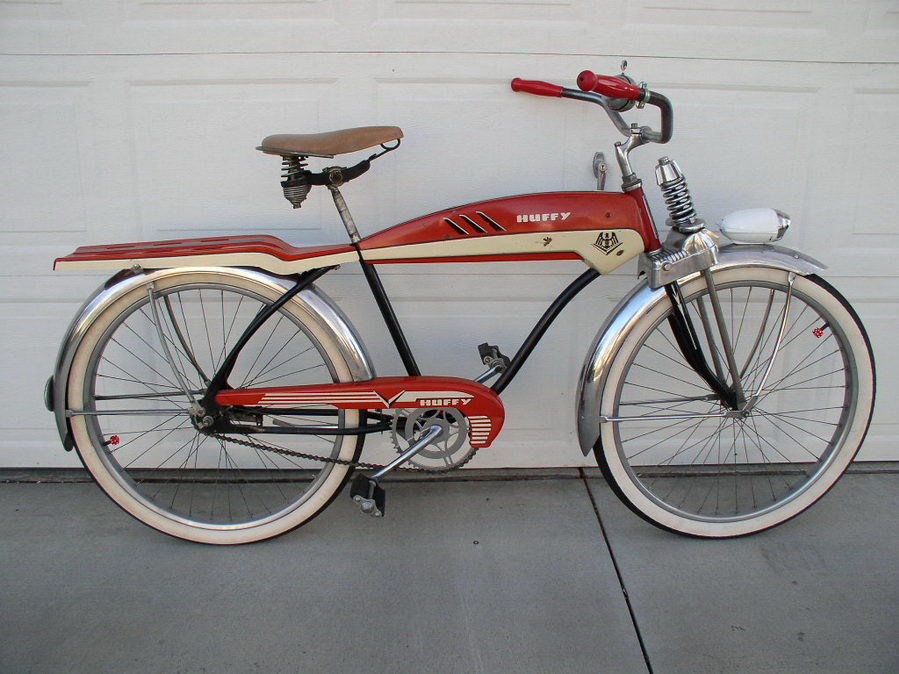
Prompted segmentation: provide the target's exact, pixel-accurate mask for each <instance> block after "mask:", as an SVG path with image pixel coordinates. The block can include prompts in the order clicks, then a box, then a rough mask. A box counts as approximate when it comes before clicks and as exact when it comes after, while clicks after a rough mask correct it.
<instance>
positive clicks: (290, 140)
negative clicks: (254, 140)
mask: <svg viewBox="0 0 899 674" xmlns="http://www.w3.org/2000/svg"><path fill="white" fill-rule="evenodd" d="M402 137H403V130H402V129H400V128H399V127H398V126H361V127H358V128H355V129H340V130H339V131H328V132H326V133H306V134H285V133H282V134H277V135H274V136H268V137H266V138H265V139H263V141H262V145H260V146H259V147H257V148H256V149H257V150H262V151H263V152H265V153H266V154H279V155H300V156H304V157H333V156H335V155H338V154H346V153H347V152H357V151H358V150H365V149H367V148H370V147H374V146H375V145H383V144H384V143H389V142H390V141H392V140H399V139H400V138H402Z"/></svg>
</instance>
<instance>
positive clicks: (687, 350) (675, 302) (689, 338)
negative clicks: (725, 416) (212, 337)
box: [665, 283, 739, 410]
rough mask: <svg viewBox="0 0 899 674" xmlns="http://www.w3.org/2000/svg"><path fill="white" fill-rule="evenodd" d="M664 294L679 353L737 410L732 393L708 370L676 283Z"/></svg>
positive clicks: (669, 286) (722, 399) (717, 393)
mask: <svg viewBox="0 0 899 674" xmlns="http://www.w3.org/2000/svg"><path fill="white" fill-rule="evenodd" d="M665 293H666V294H667V295H668V299H669V300H670V301H671V314H670V315H669V316H668V323H669V325H670V326H671V332H672V334H673V335H674V339H675V341H676V342H677V346H678V348H679V349H680V352H681V353H682V354H683V356H684V358H685V359H686V361H687V363H688V364H689V365H690V367H692V368H693V370H694V371H695V372H696V374H698V375H699V376H700V377H701V378H702V379H703V381H705V383H706V384H708V386H709V388H711V389H712V391H714V392H715V394H716V395H717V396H718V397H719V398H720V399H721V401H722V402H723V403H724V404H725V405H727V406H728V407H729V408H730V409H732V410H736V409H738V408H739V404H738V402H737V397H736V395H735V394H734V391H733V390H731V389H729V388H727V386H725V384H724V382H723V380H722V379H721V378H720V377H718V376H716V375H715V373H714V372H712V371H711V369H709V365H708V361H706V359H705V356H704V355H703V353H702V346H701V344H702V343H701V342H700V341H699V336H698V335H697V334H696V329H695V328H694V327H693V321H692V319H691V318H690V314H689V312H688V311H687V308H686V302H685V301H684V297H683V295H682V294H681V290H680V286H678V285H677V283H670V284H668V285H666V286H665ZM713 348H714V347H713Z"/></svg>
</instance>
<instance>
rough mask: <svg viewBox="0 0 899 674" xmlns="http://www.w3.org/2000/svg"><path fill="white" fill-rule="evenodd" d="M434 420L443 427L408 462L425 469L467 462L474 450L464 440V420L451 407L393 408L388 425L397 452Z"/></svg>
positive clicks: (404, 449) (399, 452) (432, 469)
mask: <svg viewBox="0 0 899 674" xmlns="http://www.w3.org/2000/svg"><path fill="white" fill-rule="evenodd" d="M435 424H436V425H438V426H440V428H441V429H442V431H443V432H442V433H441V435H440V437H439V438H438V439H437V441H436V442H434V443H433V444H431V445H428V446H427V447H425V448H424V449H423V450H421V451H420V452H419V453H418V454H416V455H415V456H413V457H412V458H411V459H409V461H408V462H409V463H411V464H412V465H413V466H416V467H417V468H419V469H421V470H427V471H444V470H452V469H453V468H458V467H459V466H462V465H464V464H465V463H467V462H468V461H469V460H470V459H471V457H472V456H474V453H475V451H477V450H476V449H475V448H474V447H472V446H471V445H470V444H468V420H467V419H466V418H465V415H464V414H462V412H460V411H459V410H457V409H455V408H452V407H421V408H416V409H412V410H409V411H408V413H406V412H397V414H396V416H395V417H394V419H393V423H392V425H391V430H392V433H391V439H392V440H393V445H394V447H396V450H397V453H398V454H402V453H403V452H405V451H406V450H407V449H409V447H411V446H412V445H413V444H414V443H415V442H416V441H418V439H419V438H420V437H421V436H422V433H424V432H425V431H427V429H429V428H430V427H431V426H433V425H435Z"/></svg>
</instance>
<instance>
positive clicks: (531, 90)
mask: <svg viewBox="0 0 899 674" xmlns="http://www.w3.org/2000/svg"><path fill="white" fill-rule="evenodd" d="M512 91H523V92H525V93H526V94H536V95H537V96H555V97H556V98H561V96H562V87H560V86H559V85H558V84H550V83H549V82H540V81H539V80H523V79H521V78H520V77H516V78H515V79H514V80H512Z"/></svg>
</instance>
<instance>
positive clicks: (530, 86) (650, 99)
mask: <svg viewBox="0 0 899 674" xmlns="http://www.w3.org/2000/svg"><path fill="white" fill-rule="evenodd" d="M511 84H512V91H522V92H524V93H526V94H534V95H535V96H551V97H555V98H573V99H575V100H580V101H589V102H591V103H596V104H597V105H599V106H600V107H602V108H603V109H604V110H605V111H606V113H607V114H608V115H609V118H610V119H611V120H612V122H613V123H614V124H615V126H616V127H617V128H618V130H619V131H620V132H621V133H622V134H623V135H624V136H625V137H627V138H630V137H632V136H633V135H634V133H638V135H639V137H640V138H641V139H642V142H648V143H667V142H668V141H669V140H671V136H672V135H673V134H674V111H673V109H672V107H671V102H670V101H669V100H668V99H667V98H666V97H665V96H663V95H662V94H659V93H657V92H655V91H649V90H648V89H645V88H642V87H638V86H637V85H636V84H633V83H632V82H629V81H627V80H626V79H623V78H621V77H613V76H609V75H597V74H595V73H593V72H591V71H589V70H585V71H583V72H582V73H581V74H580V75H578V78H577V84H578V87H579V89H569V88H567V87H562V86H559V85H558V84H551V83H549V82H541V81H539V80H523V79H521V78H519V77H516V78H515V79H514V80H512V83H511ZM633 101H639V105H640V106H641V107H642V106H643V105H652V106H654V107H657V108H658V109H659V112H660V113H661V119H662V123H661V129H660V130H659V131H654V130H653V129H651V128H650V127H648V126H643V127H639V129H637V130H636V131H634V130H633V129H632V127H631V125H629V124H628V123H627V122H626V121H625V120H624V118H623V117H622V116H621V114H620V113H619V112H618V111H619V110H628V109H630V107H632V106H633V105H634V103H633Z"/></svg>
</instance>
